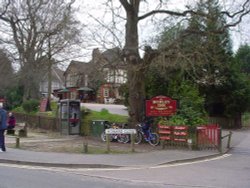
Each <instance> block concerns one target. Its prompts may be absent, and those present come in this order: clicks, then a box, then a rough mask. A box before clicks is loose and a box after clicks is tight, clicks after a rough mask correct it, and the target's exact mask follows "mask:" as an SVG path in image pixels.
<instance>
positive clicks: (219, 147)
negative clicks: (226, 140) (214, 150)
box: [218, 128, 222, 153]
mask: <svg viewBox="0 0 250 188" xmlns="http://www.w3.org/2000/svg"><path fill="white" fill-rule="evenodd" d="M218 150H219V152H220V153H222V137H221V128H218Z"/></svg>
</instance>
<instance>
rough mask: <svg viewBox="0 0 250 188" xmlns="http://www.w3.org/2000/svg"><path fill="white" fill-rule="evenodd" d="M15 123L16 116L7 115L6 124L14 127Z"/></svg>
mask: <svg viewBox="0 0 250 188" xmlns="http://www.w3.org/2000/svg"><path fill="white" fill-rule="evenodd" d="M15 125H16V118H15V117H14V116H13V115H12V116H9V119H8V126H11V127H15Z"/></svg>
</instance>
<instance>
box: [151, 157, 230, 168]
mask: <svg viewBox="0 0 250 188" xmlns="http://www.w3.org/2000/svg"><path fill="white" fill-rule="evenodd" d="M231 155H232V154H224V155H221V156H218V157H214V158H210V159H203V160H196V161H191V162H182V163H175V164H166V165H160V166H153V167H150V168H152V169H155V168H166V167H175V166H184V165H190V164H196V163H202V162H209V161H215V160H220V159H224V158H226V157H229V156H231Z"/></svg>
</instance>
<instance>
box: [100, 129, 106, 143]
mask: <svg viewBox="0 0 250 188" xmlns="http://www.w3.org/2000/svg"><path fill="white" fill-rule="evenodd" d="M101 139H102V141H103V142H106V140H107V135H106V133H105V131H104V132H103V133H102V134H101Z"/></svg>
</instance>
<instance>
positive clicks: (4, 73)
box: [0, 49, 14, 96]
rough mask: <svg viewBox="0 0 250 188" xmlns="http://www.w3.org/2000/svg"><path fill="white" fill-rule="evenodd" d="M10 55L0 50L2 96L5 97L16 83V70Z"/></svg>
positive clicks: (0, 89) (0, 87)
mask: <svg viewBox="0 0 250 188" xmlns="http://www.w3.org/2000/svg"><path fill="white" fill-rule="evenodd" d="M11 63H12V62H11V61H10V58H9V57H8V55H7V54H6V53H5V52H4V51H3V50H2V49H0V80H1V81H0V96H4V95H5V94H6V91H7V89H8V88H11V87H12V85H13V81H14V70H13V68H12V66H11Z"/></svg>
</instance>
